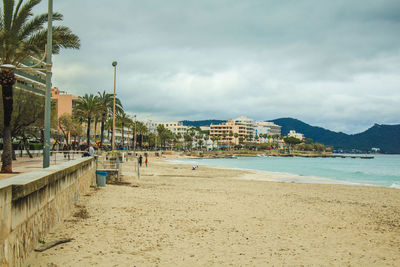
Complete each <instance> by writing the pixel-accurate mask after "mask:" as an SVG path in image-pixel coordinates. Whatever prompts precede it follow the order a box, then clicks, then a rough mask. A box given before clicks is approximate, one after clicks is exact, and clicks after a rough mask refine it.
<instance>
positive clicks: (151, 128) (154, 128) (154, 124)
mask: <svg viewBox="0 0 400 267" xmlns="http://www.w3.org/2000/svg"><path fill="white" fill-rule="evenodd" d="M144 125H145V126H146V128H147V130H148V131H149V132H150V133H156V132H157V122H153V121H152V120H148V121H146V122H144Z"/></svg>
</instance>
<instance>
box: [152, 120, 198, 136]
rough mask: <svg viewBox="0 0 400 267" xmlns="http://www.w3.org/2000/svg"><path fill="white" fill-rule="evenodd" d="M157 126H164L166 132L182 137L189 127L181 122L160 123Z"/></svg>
mask: <svg viewBox="0 0 400 267" xmlns="http://www.w3.org/2000/svg"><path fill="white" fill-rule="evenodd" d="M158 124H159V125H160V124H161V125H164V127H165V128H166V129H167V130H170V131H171V132H172V133H174V134H180V135H184V134H185V133H186V132H187V131H188V130H189V128H190V127H188V126H184V125H183V122H180V121H169V122H160V123H158Z"/></svg>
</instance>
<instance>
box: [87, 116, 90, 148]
mask: <svg viewBox="0 0 400 267" xmlns="http://www.w3.org/2000/svg"><path fill="white" fill-rule="evenodd" d="M87 119H88V125H87V132H86V138H87V145H90V121H91V119H90V118H87Z"/></svg>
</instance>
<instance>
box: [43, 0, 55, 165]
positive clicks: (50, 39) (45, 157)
mask: <svg viewBox="0 0 400 267" xmlns="http://www.w3.org/2000/svg"><path fill="white" fill-rule="evenodd" d="M52 22H53V0H49V7H48V24H47V57H46V96H45V105H44V110H45V111H44V147H43V168H48V167H49V166H50V107H51V75H52V73H51V66H52V62H51V54H52V52H53V49H52V48H53V23H52Z"/></svg>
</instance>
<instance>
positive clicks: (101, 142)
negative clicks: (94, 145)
mask: <svg viewBox="0 0 400 267" xmlns="http://www.w3.org/2000/svg"><path fill="white" fill-rule="evenodd" d="M104 121H105V119H104V118H102V119H101V124H100V147H102V146H103V139H104Z"/></svg>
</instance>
